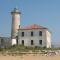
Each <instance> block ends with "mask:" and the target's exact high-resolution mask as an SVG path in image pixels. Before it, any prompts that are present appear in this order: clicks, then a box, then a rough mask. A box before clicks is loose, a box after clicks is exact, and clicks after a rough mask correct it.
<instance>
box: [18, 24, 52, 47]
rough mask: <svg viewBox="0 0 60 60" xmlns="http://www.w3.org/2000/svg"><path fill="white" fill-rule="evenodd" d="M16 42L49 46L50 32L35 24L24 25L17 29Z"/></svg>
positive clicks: (26, 44)
mask: <svg viewBox="0 0 60 60" xmlns="http://www.w3.org/2000/svg"><path fill="white" fill-rule="evenodd" d="M18 44H22V45H24V46H32V47H33V46H39V47H47V48H51V33H50V32H49V30H48V29H47V28H45V27H43V26H39V25H36V24H33V25H30V26H26V27H24V28H20V29H19V30H18Z"/></svg>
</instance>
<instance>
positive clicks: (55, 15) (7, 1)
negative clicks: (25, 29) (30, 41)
mask: <svg viewBox="0 0 60 60" xmlns="http://www.w3.org/2000/svg"><path fill="white" fill-rule="evenodd" d="M15 7H17V8H18V9H19V10H20V11H21V13H22V14H21V26H24V25H25V26H26V25H31V24H38V25H42V26H45V27H47V28H49V30H50V31H51V32H52V41H53V42H54V43H56V42H57V43H60V27H59V26H60V0H1V1H0V36H2V35H3V36H6V35H10V32H11V21H12V20H11V14H10V12H11V11H12V10H13V9H14V8H15Z"/></svg>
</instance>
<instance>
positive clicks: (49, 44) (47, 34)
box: [46, 30, 51, 48]
mask: <svg viewBox="0 0 60 60" xmlns="http://www.w3.org/2000/svg"><path fill="white" fill-rule="evenodd" d="M46 41H47V48H51V32H49V31H48V30H47V31H46Z"/></svg>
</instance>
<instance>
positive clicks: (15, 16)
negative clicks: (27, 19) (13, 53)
mask: <svg viewBox="0 0 60 60" xmlns="http://www.w3.org/2000/svg"><path fill="white" fill-rule="evenodd" d="M11 15H12V25H11V40H12V45H14V44H16V42H17V41H16V37H17V36H18V29H19V27H20V15H21V12H19V10H18V9H17V8H14V9H13V11H12V12H11Z"/></svg>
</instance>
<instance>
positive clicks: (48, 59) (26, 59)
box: [0, 54, 60, 60]
mask: <svg viewBox="0 0 60 60" xmlns="http://www.w3.org/2000/svg"><path fill="white" fill-rule="evenodd" d="M0 60H60V55H56V56H41V55H31V54H29V55H24V56H3V55H0Z"/></svg>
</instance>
